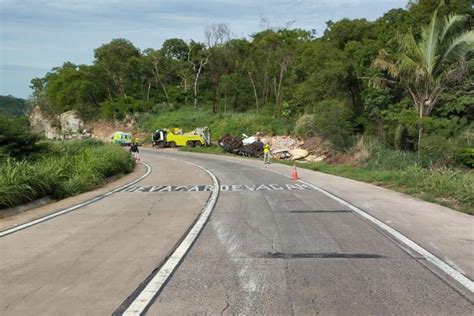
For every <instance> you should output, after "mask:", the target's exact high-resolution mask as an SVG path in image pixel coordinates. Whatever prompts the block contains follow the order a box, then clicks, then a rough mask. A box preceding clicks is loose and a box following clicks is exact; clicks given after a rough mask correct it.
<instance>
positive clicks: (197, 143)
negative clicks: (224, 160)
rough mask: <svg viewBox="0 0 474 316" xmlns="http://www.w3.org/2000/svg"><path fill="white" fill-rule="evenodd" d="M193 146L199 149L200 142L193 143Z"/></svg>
mask: <svg viewBox="0 0 474 316" xmlns="http://www.w3.org/2000/svg"><path fill="white" fill-rule="evenodd" d="M194 146H195V147H201V146H202V144H201V142H199V141H197V142H195V143H194Z"/></svg>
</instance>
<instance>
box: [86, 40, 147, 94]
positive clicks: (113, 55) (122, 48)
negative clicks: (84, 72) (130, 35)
mask: <svg viewBox="0 0 474 316" xmlns="http://www.w3.org/2000/svg"><path fill="white" fill-rule="evenodd" d="M94 56H95V65H96V66H97V67H99V68H101V69H102V70H103V71H104V72H105V73H106V74H107V79H108V92H109V97H117V96H126V95H127V88H128V86H129V84H130V82H129V81H130V78H129V74H130V72H131V70H132V67H130V60H131V59H132V58H134V57H140V50H139V49H138V48H136V47H135V46H134V45H133V44H132V43H131V42H130V41H128V40H125V39H113V40H112V41H111V42H110V43H108V44H104V45H102V46H101V47H99V48H96V49H95V50H94Z"/></svg>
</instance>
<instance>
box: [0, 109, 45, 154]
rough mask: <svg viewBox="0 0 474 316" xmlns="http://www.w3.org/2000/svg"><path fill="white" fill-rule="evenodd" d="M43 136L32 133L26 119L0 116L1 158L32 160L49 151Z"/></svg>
mask: <svg viewBox="0 0 474 316" xmlns="http://www.w3.org/2000/svg"><path fill="white" fill-rule="evenodd" d="M40 140H41V136H40V135H38V134H36V133H33V132H31V131H30V127H29V123H28V119H27V118H26V117H21V118H12V117H7V116H5V115H1V114H0V156H4V157H12V158H18V159H25V158H31V157H32V156H34V155H37V154H41V153H43V152H46V151H47V150H48V146H47V145H46V144H45V143H42V142H40Z"/></svg>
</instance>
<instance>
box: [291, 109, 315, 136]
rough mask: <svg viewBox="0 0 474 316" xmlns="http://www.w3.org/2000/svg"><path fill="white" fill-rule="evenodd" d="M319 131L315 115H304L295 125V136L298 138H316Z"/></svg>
mask: <svg viewBox="0 0 474 316" xmlns="http://www.w3.org/2000/svg"><path fill="white" fill-rule="evenodd" d="M317 131H318V127H317V125H316V117H315V115H314V114H304V115H303V116H301V117H300V118H299V119H298V120H297V121H296V124H295V129H294V131H293V134H295V136H298V137H303V138H307V137H311V136H315V135H316V133H317Z"/></svg>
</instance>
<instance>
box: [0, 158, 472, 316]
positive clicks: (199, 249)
mask: <svg viewBox="0 0 474 316" xmlns="http://www.w3.org/2000/svg"><path fill="white" fill-rule="evenodd" d="M142 158H143V160H144V161H146V162H147V163H149V164H150V165H151V167H152V173H151V174H150V175H149V176H148V177H146V178H145V179H144V180H142V181H140V182H138V183H136V184H134V185H133V186H132V187H130V188H128V189H125V190H123V191H122V192H118V193H114V194H112V195H110V196H108V197H106V198H103V199H101V200H99V201H97V202H95V203H92V204H90V205H87V206H84V207H82V208H80V209H77V210H74V211H73V212H70V213H67V214H64V215H61V216H59V217H56V218H54V219H51V220H49V221H46V222H43V223H40V224H38V225H35V226H32V227H29V228H26V229H24V230H20V231H18V232H15V233H12V234H10V235H7V236H4V237H2V238H0V253H1V259H0V275H1V284H0V286H1V288H0V292H1V293H0V314H2V315H69V314H73V315H104V314H112V313H114V314H122V313H126V312H127V308H128V307H129V306H131V304H133V302H134V301H136V298H137V297H139V295H140V293H141V292H143V290H144V287H145V286H146V284H149V283H150V282H152V280H153V278H154V277H156V276H157V275H158V276H159V275H160V273H161V270H160V267H161V266H162V264H163V263H164V262H166V258H167V257H168V256H169V255H170V254H171V253H172V252H173V250H174V248H175V247H176V246H177V245H179V244H180V242H181V240H182V239H183V238H184V236H186V233H187V231H188V230H189V229H190V228H191V227H192V225H194V223H195V221H196V219H197V218H199V216H200V212H201V210H202V209H203V208H204V206H205V205H206V203H208V200H209V198H210V196H211V189H212V185H213V184H214V183H213V181H212V179H211V178H210V177H209V175H208V174H207V173H206V172H205V170H202V169H201V168H199V167H197V166H195V165H189V164H186V163H184V162H182V161H189V162H193V163H195V164H197V165H199V166H202V167H204V168H205V169H207V170H208V171H209V172H211V173H212V174H214V175H215V176H216V177H217V179H218V180H219V182H220V185H219V188H220V192H219V196H218V199H217V202H216V204H215V205H213V212H212V214H211V216H210V218H209V220H208V221H207V224H206V225H205V226H204V228H203V229H202V231H201V232H200V234H199V235H198V237H197V240H196V241H194V242H192V243H191V244H190V246H191V247H190V249H189V251H188V252H187V254H186V255H185V256H184V257H182V259H180V260H182V262H181V264H180V265H178V267H177V269H176V270H174V271H165V272H166V273H167V275H168V276H169V279H167V281H166V282H165V284H164V287H163V288H161V289H160V290H159V292H158V295H157V296H154V298H153V299H152V300H150V301H149V302H147V305H146V309H145V310H144V311H142V312H144V313H146V314H147V315H183V314H184V315H215V314H226V315H234V314H241V315H315V314H322V315H328V314H329V315H333V314H341V315H346V314H348V315H379V314H401V315H405V314H410V315H411V314H417V315H440V314H442V315H448V314H449V315H472V314H473V313H474V306H473V296H472V292H471V291H469V290H467V289H466V288H465V287H463V286H462V285H460V284H459V282H456V281H455V280H453V279H452V278H451V277H450V275H448V274H446V273H445V272H443V271H441V270H440V269H439V267H437V266H436V265H433V264H432V263H431V262H430V261H429V260H426V258H425V257H423V256H421V255H419V254H418V253H417V252H416V251H413V249H410V248H409V247H406V246H405V245H403V244H400V242H399V241H397V240H396V239H394V238H393V237H391V236H389V234H387V233H386V232H385V231H384V230H383V229H381V228H380V227H378V226H377V225H374V224H373V223H370V222H369V221H367V220H366V219H363V218H362V217H361V216H359V215H357V214H355V212H354V211H353V210H352V209H351V208H350V207H348V206H347V205H346V204H343V203H340V202H338V201H336V200H335V199H333V198H330V197H328V196H327V195H325V194H323V193H321V192H320V191H318V190H315V189H314V188H313V187H312V186H310V185H305V184H304V183H299V182H298V183H297V182H292V181H290V180H289V179H288V177H286V176H283V175H281V174H278V173H275V172H272V171H271V170H270V168H273V169H274V166H271V167H270V166H269V167H268V170H267V169H265V168H267V167H266V166H265V165H263V163H262V162H260V161H249V160H245V164H242V163H240V161H239V160H238V159H235V158H225V157H224V158H222V157H219V158H215V157H207V156H204V155H193V154H186V153H177V152H174V151H170V150H153V151H152V150H142ZM282 168H283V166H282ZM281 170H283V169H281ZM285 170H286V169H285ZM340 181H341V184H340V186H341V190H344V185H347V183H346V182H347V181H349V180H344V179H341V180H340ZM341 192H342V191H341ZM377 194H382V195H383V194H385V193H384V192H382V191H377ZM386 194H387V195H389V194H390V193H389V192H387V193H386ZM361 196H362V194H361ZM379 197H380V196H379ZM366 202H367V203H368V202H369V201H368V199H367V198H366V197H364V198H362V199H361V200H360V203H362V204H363V203H366ZM420 203H425V202H420ZM424 205H429V203H428V204H424ZM390 207H391V206H390V205H387V209H390ZM383 208H384V207H382V208H381V209H380V212H383ZM453 212H454V211H453ZM377 216H382V215H380V214H377ZM25 218H28V220H30V218H31V216H30V217H28V216H27V215H25ZM469 220H470V219H469ZM467 223H472V222H469V221H468V222H467ZM396 224H397V225H398V222H397V223H396ZM400 225H401V224H400ZM461 226H462V225H461ZM395 227H396V228H397V229H398V226H396V225H395ZM405 227H406V226H403V225H402V226H400V229H401V230H404V229H405ZM468 227H469V226H468ZM471 228H472V226H471ZM419 229H420V230H424V229H425V228H424V227H420V228H419ZM459 229H460V230H463V229H466V225H464V226H462V227H460V228H459ZM412 230H416V229H412ZM467 231H468V230H467ZM403 233H404V234H405V235H407V234H409V231H407V232H405V231H403ZM413 236H414V237H417V236H418V235H417V234H416V232H415V233H413ZM413 236H411V237H412V238H414V237H413ZM472 237H473V236H472V234H471V235H469V233H468V234H467V236H465V238H464V241H460V243H461V244H462V243H464V245H465V244H466V243H467V248H466V247H464V248H462V247H461V246H459V245H457V244H456V243H455V242H451V247H449V245H448V243H447V242H445V244H446V248H452V249H460V250H459V251H457V252H456V254H458V256H457V257H456V258H453V256H452V255H451V254H450V256H451V258H453V260H455V261H456V260H457V259H458V258H459V261H458V262H460V263H461V265H462V267H463V268H464V267H465V270H468V271H470V270H469V267H470V266H471V265H472V261H473V260H474V256H473V253H472V249H473V248H472V246H473V244H472ZM419 238H420V240H415V242H418V243H419V244H421V245H423V240H421V239H422V236H420V237H419ZM447 238H448V239H449V236H448V237H447ZM441 244H442V243H441ZM442 245H444V244H442ZM458 246H459V247H460V248H456V247H458ZM425 248H428V247H425ZM461 248H462V249H467V252H466V251H464V252H462V251H461V250H462V249H461ZM469 248H470V249H471V252H469ZM428 250H431V249H428ZM446 251H447V252H449V251H448V250H446ZM436 255H437V256H438V257H441V255H440V254H436ZM173 256H174V254H173ZM173 256H171V257H173ZM443 259H444V258H443ZM453 266H455V264H454V263H453ZM459 270H461V268H460V269H459ZM463 276H464V277H465V278H467V280H468V281H470V280H469V278H470V276H469V274H468V273H466V272H464V271H463ZM466 276H467V277H466ZM128 311H129V310H128ZM132 314H133V313H132Z"/></svg>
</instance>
